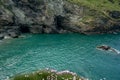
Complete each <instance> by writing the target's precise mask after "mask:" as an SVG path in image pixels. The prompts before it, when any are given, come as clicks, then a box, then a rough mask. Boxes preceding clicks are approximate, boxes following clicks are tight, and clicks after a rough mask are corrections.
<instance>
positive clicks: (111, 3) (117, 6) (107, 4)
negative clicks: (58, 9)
mask: <svg viewBox="0 0 120 80" xmlns="http://www.w3.org/2000/svg"><path fill="white" fill-rule="evenodd" d="M67 1H70V2H72V3H76V4H78V5H82V6H86V7H89V8H91V9H95V10H99V11H120V1H119V0H67Z"/></svg>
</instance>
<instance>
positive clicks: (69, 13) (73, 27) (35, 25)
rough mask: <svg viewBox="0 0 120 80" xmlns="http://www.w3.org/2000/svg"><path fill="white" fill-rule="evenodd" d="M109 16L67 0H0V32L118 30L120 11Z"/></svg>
mask: <svg viewBox="0 0 120 80" xmlns="http://www.w3.org/2000/svg"><path fill="white" fill-rule="evenodd" d="M108 12H109V16H107V15H105V14H104V13H100V12H98V11H97V10H94V9H91V8H89V7H86V6H82V5H77V4H74V3H71V2H69V1H67V0H0V33H1V34H2V35H3V36H12V37H18V35H20V34H21V33H71V32H73V33H74V32H77V33H85V34H86V33H88V34H89V33H112V32H115V31H118V32H119V31H120V19H118V18H120V12H119V11H111V12H110V11H108Z"/></svg>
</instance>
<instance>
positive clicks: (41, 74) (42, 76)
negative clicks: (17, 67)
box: [11, 70, 84, 80]
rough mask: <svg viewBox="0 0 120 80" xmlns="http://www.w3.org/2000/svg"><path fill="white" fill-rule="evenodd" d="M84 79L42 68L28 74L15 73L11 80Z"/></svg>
mask: <svg viewBox="0 0 120 80" xmlns="http://www.w3.org/2000/svg"><path fill="white" fill-rule="evenodd" d="M73 79H75V80H84V79H83V78H80V77H79V76H77V75H73V74H72V73H71V72H70V73H65V72H64V73H59V72H54V71H51V70H42V71H37V72H34V73H30V74H22V75H16V76H15V77H13V78H11V80H73Z"/></svg>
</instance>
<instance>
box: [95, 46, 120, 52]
mask: <svg viewBox="0 0 120 80" xmlns="http://www.w3.org/2000/svg"><path fill="white" fill-rule="evenodd" d="M97 49H100V50H104V51H112V52H114V53H116V54H120V51H119V50H117V49H114V48H112V47H110V46H108V45H101V46H97Z"/></svg>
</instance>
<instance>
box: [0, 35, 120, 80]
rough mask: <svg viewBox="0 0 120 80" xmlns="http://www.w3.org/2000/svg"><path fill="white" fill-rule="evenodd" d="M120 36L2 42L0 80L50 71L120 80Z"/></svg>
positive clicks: (94, 79)
mask: <svg viewBox="0 0 120 80" xmlns="http://www.w3.org/2000/svg"><path fill="white" fill-rule="evenodd" d="M102 44H105V45H109V46H111V47H113V48H115V49H117V50H120V34H117V35H113V34H103V35H80V34H34V35H33V34H29V35H28V34H27V35H25V37H24V38H18V39H8V40H3V41H1V42H0V80H5V79H6V78H8V77H11V76H13V75H15V74H19V73H28V72H32V71H37V70H40V69H45V68H50V69H56V70H58V71H62V70H70V71H72V72H75V73H77V74H78V75H79V76H83V77H85V78H88V79H89V80H120V55H119V54H116V53H113V52H107V51H101V50H97V49H96V47H97V46H99V45H102Z"/></svg>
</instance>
